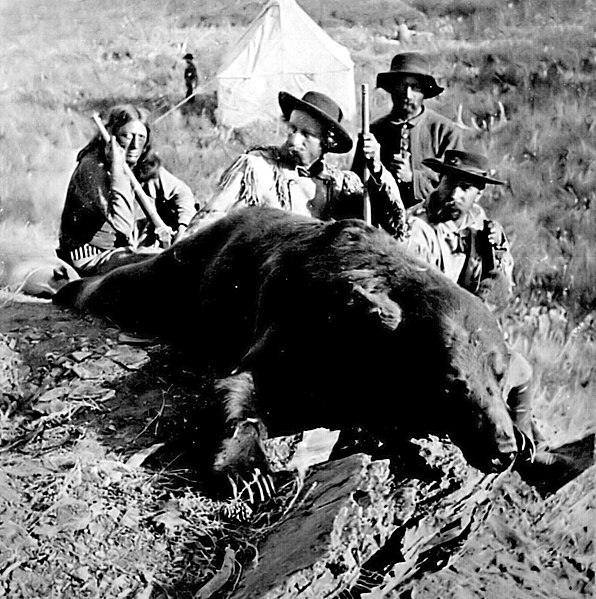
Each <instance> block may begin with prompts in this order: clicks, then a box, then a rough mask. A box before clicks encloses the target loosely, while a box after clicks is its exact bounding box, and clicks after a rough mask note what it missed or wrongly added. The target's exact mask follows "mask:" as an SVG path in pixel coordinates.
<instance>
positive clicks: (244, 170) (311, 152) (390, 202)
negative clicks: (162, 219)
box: [188, 91, 405, 238]
mask: <svg viewBox="0 0 596 599" xmlns="http://www.w3.org/2000/svg"><path fill="white" fill-rule="evenodd" d="M279 105H280V108H281V111H282V114H283V116H284V118H285V120H286V121H287V124H288V135H287V138H286V141H285V142H284V143H283V144H282V145H281V146H259V147H255V148H250V149H248V150H247V151H246V152H245V153H244V154H242V155H241V156H239V157H238V158H237V159H236V160H235V161H234V162H233V163H232V164H231V165H230V166H229V167H228V168H227V169H226V170H225V171H224V173H223V174H222V176H221V179H220V181H219V188H218V189H217V191H216V192H215V194H214V195H213V196H212V198H211V199H210V200H209V201H208V202H207V204H206V205H205V206H204V207H203V208H202V209H201V211H199V212H198V213H197V215H196V217H195V218H193V221H192V223H191V225H190V227H189V228H188V232H189V233H191V232H194V231H195V230H197V229H199V228H201V227H203V226H205V225H206V224H207V223H210V222H213V221H215V220H217V219H218V218H221V217H222V216H224V215H225V214H226V213H227V212H229V211H230V210H233V209H234V208H238V207H242V206H270V207H273V208H281V209H282V210H288V211H290V212H295V213H297V214H303V215H305V216H312V217H314V218H319V219H321V220H330V219H340V218H350V217H352V218H362V217H363V211H364V192H365V190H364V185H363V183H362V181H361V179H360V178H359V177H358V176H357V175H356V174H355V173H353V172H352V171H344V170H340V169H338V168H337V167H335V166H332V165H331V164H329V163H328V162H327V161H326V160H325V154H326V153H327V152H333V153H336V154H343V153H344V152H349V151H350V149H351V148H352V139H351V138H350V134H349V133H348V132H347V131H346V129H345V128H344V127H343V125H342V124H341V120H342V118H343V115H342V111H341V109H340V107H339V106H338V105H337V104H336V103H335V102H334V101H333V100H332V99H331V98H329V97H328V96H326V95H325V94H322V93H320V92H316V91H309V92H306V94H304V96H303V97H302V98H301V99H300V98H296V97H294V96H293V95H291V94H289V93H287V92H280V93H279ZM362 148H363V149H362V153H363V158H364V159H365V160H366V161H367V164H368V167H369V171H370V177H369V179H368V181H367V189H368V192H369V194H370V199H371V206H372V217H373V221H375V223H376V224H379V225H380V226H382V227H383V228H384V229H386V230H387V231H389V232H390V233H391V234H393V235H394V236H396V237H398V238H399V237H401V235H402V234H403V232H404V225H405V210H404V207H403V204H402V202H401V199H400V197H399V190H398V189H397V185H396V183H395V181H394V179H393V177H392V176H391V175H390V174H389V172H388V171H387V169H386V168H385V167H383V164H382V163H381V159H380V147H379V144H378V143H377V141H376V140H375V139H374V137H373V136H372V135H370V134H368V135H365V136H363V139H362Z"/></svg>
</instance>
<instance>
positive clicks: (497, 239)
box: [486, 220, 501, 247]
mask: <svg viewBox="0 0 596 599" xmlns="http://www.w3.org/2000/svg"><path fill="white" fill-rule="evenodd" d="M486 229H487V233H488V235H487V239H488V242H489V243H490V244H491V245H492V246H493V247H499V246H500V245H501V230H500V229H499V228H498V227H496V226H495V223H494V222H493V221H492V220H488V221H486Z"/></svg>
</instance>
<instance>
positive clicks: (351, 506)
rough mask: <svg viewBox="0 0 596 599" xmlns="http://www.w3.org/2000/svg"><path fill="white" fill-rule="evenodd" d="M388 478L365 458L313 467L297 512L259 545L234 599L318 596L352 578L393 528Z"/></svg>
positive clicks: (382, 464)
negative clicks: (255, 560) (256, 559)
mask: <svg viewBox="0 0 596 599" xmlns="http://www.w3.org/2000/svg"><path fill="white" fill-rule="evenodd" d="M389 479H390V474H389V463H388V461H386V460H383V461H375V462H372V461H371V459H370V458H369V457H368V456H365V455H363V454H357V455H353V456H349V457H347V458H344V459H342V460H338V461H335V462H327V463H325V464H321V465H319V466H317V467H316V468H313V469H312V470H311V471H310V472H309V474H308V476H307V478H306V480H305V483H304V488H305V489H306V490H307V496H306V500H305V501H304V502H303V504H302V507H301V509H300V510H298V511H296V512H295V513H294V514H293V515H292V516H291V517H290V518H289V519H288V520H286V521H285V522H283V523H282V524H281V525H279V526H278V527H276V529H275V532H274V533H273V534H271V535H269V536H268V537H267V538H266V539H265V541H264V542H263V544H262V545H261V546H260V547H259V555H260V558H259V563H258V565H257V567H256V568H255V569H252V570H250V571H248V572H247V573H246V574H245V575H244V576H243V578H242V579H241V582H240V585H239V586H238V587H237V589H236V592H235V593H234V595H232V597H234V598H235V599H240V598H247V597H251V598H257V597H258V598H262V599H274V598H280V599H281V598H290V597H301V598H302V597H305V598H306V597H312V598H315V597H316V598H320V597H325V596H329V594H330V591H331V590H332V589H334V588H335V589H339V588H341V586H342V585H343V584H345V581H347V580H349V579H350V578H354V577H355V576H357V574H358V564H359V563H362V562H363V561H365V560H366V559H367V558H368V557H369V556H371V555H372V554H374V553H375V552H376V551H377V550H378V549H379V547H380V545H382V544H383V543H384V542H385V541H386V540H387V539H388V537H389V536H390V534H391V533H392V532H393V530H394V528H395V525H394V523H393V514H394V512H395V511H396V503H395V498H394V497H393V493H392V490H391V485H390V483H389ZM309 489H311V490H310V492H308V490H309Z"/></svg>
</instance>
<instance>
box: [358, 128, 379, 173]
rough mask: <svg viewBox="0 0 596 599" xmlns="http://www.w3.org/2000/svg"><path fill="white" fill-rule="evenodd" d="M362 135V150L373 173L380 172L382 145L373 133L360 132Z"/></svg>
mask: <svg viewBox="0 0 596 599" xmlns="http://www.w3.org/2000/svg"><path fill="white" fill-rule="evenodd" d="M360 136H361V137H362V152H363V154H364V158H365V159H366V162H367V164H368V168H369V170H370V172H371V173H379V172H380V171H381V169H382V168H383V165H382V164H381V146H380V144H379V142H378V141H377V139H376V137H375V136H374V135H373V134H372V133H366V134H360Z"/></svg>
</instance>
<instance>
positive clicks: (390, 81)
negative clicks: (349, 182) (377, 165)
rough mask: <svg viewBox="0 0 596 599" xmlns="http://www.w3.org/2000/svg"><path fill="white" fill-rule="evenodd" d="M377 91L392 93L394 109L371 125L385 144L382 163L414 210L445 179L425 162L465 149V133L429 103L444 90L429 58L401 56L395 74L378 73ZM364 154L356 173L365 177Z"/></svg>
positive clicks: (356, 164) (392, 70)
mask: <svg viewBox="0 0 596 599" xmlns="http://www.w3.org/2000/svg"><path fill="white" fill-rule="evenodd" d="M377 87H380V88H381V89H384V90H385V91H387V92H389V93H390V94H391V99H392V101H393V107H392V109H391V112H390V113H389V114H386V115H385V116H382V117H381V118H379V119H377V120H376V121H374V122H373V123H372V124H371V126H370V132H371V133H372V134H373V135H374V137H375V138H376V140H377V141H378V142H379V144H380V145H381V162H382V163H383V165H384V166H385V167H386V168H387V169H388V170H389V172H390V173H391V174H392V175H393V177H394V178H395V180H396V182H397V184H398V187H399V191H400V195H401V198H402V201H403V203H404V206H405V207H406V208H410V207H411V206H414V205H416V204H419V203H420V202H423V201H424V200H426V199H427V198H428V196H429V195H430V193H431V192H432V191H433V189H434V188H435V187H436V185H437V183H438V180H439V179H438V176H437V174H436V173H435V172H433V171H432V170H431V169H429V168H428V167H426V166H424V165H423V164H422V161H423V159H425V158H429V157H430V158H437V159H441V158H443V156H444V154H445V151H446V150H454V149H455V150H458V149H463V141H462V131H461V130H460V129H459V128H458V127H457V125H456V124H455V123H454V122H453V121H451V120H450V119H448V118H446V117H444V116H442V115H440V114H438V113H437V112H435V111H434V110H432V109H430V108H428V107H427V106H425V105H424V102H425V100H427V99H429V98H434V97H436V96H438V95H439V94H440V93H442V92H443V91H444V90H443V88H442V87H440V86H439V85H438V84H437V82H436V81H435V79H434V77H433V76H432V75H431V74H430V72H429V67H428V58H427V57H426V56H425V55H423V54H420V53H416V52H404V53H401V54H397V55H395V56H394V57H393V60H392V61H391V67H390V70H389V71H387V72H384V73H379V74H378V75H377ZM359 150H360V147H358V149H357V151H356V156H355V159H354V163H353V165H352V170H353V171H355V172H356V173H358V174H360V175H362V170H363V166H364V165H363V160H362V154H361V152H360V151H359Z"/></svg>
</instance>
